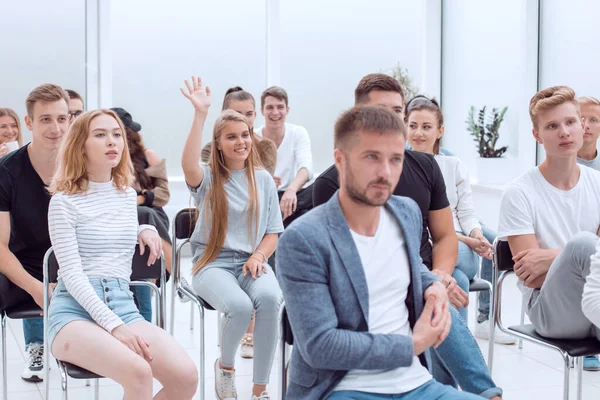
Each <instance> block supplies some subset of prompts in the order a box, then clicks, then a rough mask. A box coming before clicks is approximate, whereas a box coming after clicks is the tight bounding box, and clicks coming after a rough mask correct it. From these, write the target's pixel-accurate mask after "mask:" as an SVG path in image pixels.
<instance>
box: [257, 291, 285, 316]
mask: <svg viewBox="0 0 600 400" xmlns="http://www.w3.org/2000/svg"><path fill="white" fill-rule="evenodd" d="M281 302H282V295H281V291H279V290H267V291H264V292H263V293H260V294H259V295H258V296H257V297H256V309H257V311H259V312H261V313H264V312H265V311H266V312H271V313H275V314H278V313H279V308H280V307H281Z"/></svg>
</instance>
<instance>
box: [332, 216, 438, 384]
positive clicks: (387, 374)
mask: <svg viewBox="0 0 600 400" xmlns="http://www.w3.org/2000/svg"><path fill="white" fill-rule="evenodd" d="M351 233H352V238H353V239H354V243H355V245H356V247H357V249H358V253H359V254H360V260H361V262H362V265H363V269H364V271H365V277H366V280H367V287H368V289H369V321H368V323H369V333H373V334H396V335H404V336H408V335H412V329H411V327H410V322H409V320H408V308H407V307H406V303H405V301H406V295H407V293H408V285H409V284H410V267H409V260H408V254H407V252H406V243H405V241H404V236H403V235H402V231H401V229H400V225H399V224H398V222H397V221H396V220H395V218H394V216H393V215H392V214H391V213H390V212H389V211H387V210H386V209H385V208H382V209H381V215H380V219H379V226H378V227H377V232H376V233H375V236H373V237H367V236H362V235H359V234H357V233H355V232H352V231H351ZM431 379H432V376H431V374H430V373H429V371H428V370H427V369H426V368H425V367H424V366H423V365H422V364H421V362H420V361H419V358H418V357H417V356H414V357H413V363H412V365H411V366H410V367H403V368H395V369H390V370H381V369H379V370H361V369H353V370H351V371H348V373H347V374H346V375H345V376H344V378H343V379H342V380H341V381H340V383H338V385H337V386H336V387H335V389H334V391H340V390H356V391H361V392H369V393H382V394H399V393H406V392H409V391H411V390H414V389H416V388H417V387H419V386H421V385H423V384H425V383H426V382H428V381H430V380H431Z"/></svg>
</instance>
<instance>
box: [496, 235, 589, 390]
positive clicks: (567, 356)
mask: <svg viewBox="0 0 600 400" xmlns="http://www.w3.org/2000/svg"><path fill="white" fill-rule="evenodd" d="M493 261H494V271H493V274H492V278H493V279H492V281H493V286H494V291H493V293H494V296H493V299H492V302H491V304H492V310H491V311H492V321H493V323H491V324H490V343H494V328H495V326H496V324H497V325H498V328H499V329H500V331H502V332H504V333H506V334H509V335H513V336H516V337H517V338H519V339H523V340H527V341H530V342H533V343H537V344H539V345H542V346H546V347H548V348H551V349H554V350H556V351H558V352H559V353H560V354H561V355H562V357H563V359H564V362H565V366H564V389H563V398H564V399H565V400H568V398H569V384H570V379H569V374H570V368H574V367H575V364H576V365H577V399H581V398H582V383H583V357H585V356H591V355H596V354H599V353H600V341H598V340H596V339H595V338H589V339H577V340H565V339H550V338H546V337H543V336H541V335H539V334H538V333H537V332H536V331H535V328H534V327H533V325H531V324H528V325H524V324H521V325H517V326H509V327H508V328H507V327H505V326H504V324H503V323H502V284H503V283H504V279H506V277H507V276H508V275H510V274H513V273H514V269H513V268H514V261H513V259H512V253H511V251H510V247H509V245H508V242H507V241H501V240H498V239H496V240H495V241H494V259H493ZM493 356H494V346H492V345H490V347H489V353H488V366H489V369H490V373H491V372H492V365H493V364H492V363H493Z"/></svg>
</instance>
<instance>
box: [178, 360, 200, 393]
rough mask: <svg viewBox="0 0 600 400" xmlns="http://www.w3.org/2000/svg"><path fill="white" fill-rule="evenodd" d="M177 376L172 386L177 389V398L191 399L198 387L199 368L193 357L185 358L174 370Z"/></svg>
mask: <svg viewBox="0 0 600 400" xmlns="http://www.w3.org/2000/svg"><path fill="white" fill-rule="evenodd" d="M173 373H174V374H175V377H174V379H173V382H172V385H171V387H172V388H173V389H174V390H175V391H176V394H177V395H176V398H178V399H191V398H192V397H194V395H195V394H196V390H197V389H198V369H197V368H196V365H195V364H194V362H193V361H192V360H191V359H189V358H188V359H187V360H185V362H182V363H180V364H179V366H178V367H177V369H176V371H173Z"/></svg>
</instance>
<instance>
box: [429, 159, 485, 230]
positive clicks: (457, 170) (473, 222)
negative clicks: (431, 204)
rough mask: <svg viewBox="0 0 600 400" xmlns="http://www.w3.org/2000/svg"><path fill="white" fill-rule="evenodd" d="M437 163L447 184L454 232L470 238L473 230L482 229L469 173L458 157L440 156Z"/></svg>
mask: <svg viewBox="0 0 600 400" xmlns="http://www.w3.org/2000/svg"><path fill="white" fill-rule="evenodd" d="M435 161H437V163H438V165H439V166H440V169H441V170H442V175H443V176H444V182H445V183H446V196H447V197H448V201H449V202H450V208H451V209H452V219H453V221H454V230H455V231H456V232H463V233H464V234H465V235H466V236H469V234H470V233H471V231H472V230H473V229H475V228H479V229H481V225H480V224H479V221H478V220H477V217H476V216H475V206H474V205H473V193H472V192H471V183H470V182H469V171H468V170H467V167H466V166H465V164H463V162H462V161H461V160H460V159H459V158H458V157H453V156H444V155H441V154H438V155H436V156H435Z"/></svg>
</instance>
